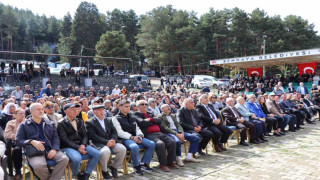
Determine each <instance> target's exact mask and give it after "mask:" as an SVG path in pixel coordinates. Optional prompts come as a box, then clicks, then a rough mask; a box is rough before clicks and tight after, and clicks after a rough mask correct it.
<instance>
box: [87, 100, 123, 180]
mask: <svg viewBox="0 0 320 180" xmlns="http://www.w3.org/2000/svg"><path fill="white" fill-rule="evenodd" d="M92 110H93V114H94V116H93V117H92V118H90V119H89V120H87V121H86V127H87V130H88V136H89V140H90V143H91V144H92V146H94V147H96V148H97V149H99V150H100V152H101V157H100V164H101V166H102V175H103V178H104V179H112V178H111V176H110V175H109V173H108V161H109V158H110V155H111V151H112V153H114V154H116V158H115V160H114V162H113V163H112V165H111V166H110V167H109V169H110V170H111V173H112V176H113V177H114V178H117V177H118V173H117V169H119V168H122V162H123V159H124V157H125V155H126V151H127V149H126V148H125V147H124V145H122V144H121V143H117V141H118V134H117V130H116V129H115V127H114V126H113V124H112V121H111V118H107V117H106V116H105V115H106V112H105V111H104V105H95V106H93V107H92Z"/></svg>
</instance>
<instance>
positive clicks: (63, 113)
mask: <svg viewBox="0 0 320 180" xmlns="http://www.w3.org/2000/svg"><path fill="white" fill-rule="evenodd" d="M67 103H68V102H67V101H66V100H61V101H60V110H59V111H58V114H61V115H62V117H65V116H66V113H65V112H64V110H63V107H64V106H65V105H66V104H67Z"/></svg>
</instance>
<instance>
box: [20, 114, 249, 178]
mask: <svg viewBox="0 0 320 180" xmlns="http://www.w3.org/2000/svg"><path fill="white" fill-rule="evenodd" d="M220 115H221V120H222V123H223V122H224V116H223V114H222V113H221V112H220ZM227 127H228V128H230V129H231V130H232V135H231V138H234V136H236V139H237V143H238V144H240V132H239V130H238V129H237V128H236V127H235V126H227ZM247 134H248V139H249V140H250V133H249V129H248V128H247ZM182 144H183V146H184V151H185V153H186V154H187V152H188V150H187V148H189V147H190V144H191V143H190V142H189V144H187V141H186V140H185V141H184V142H182ZM211 144H212V149H213V151H214V144H213V142H212V140H211ZM224 146H225V147H228V146H229V144H228V142H227V143H226V144H224ZM140 151H144V149H140ZM206 154H208V148H207V147H206ZM113 155H114V154H112V155H111V157H110V158H109V162H108V164H110V163H111V159H112V156H113ZM127 155H128V160H127V158H126V157H125V158H124V159H123V174H125V175H126V174H128V162H130V161H131V154H130V151H127ZM88 161H89V160H82V162H81V166H80V172H84V171H85V169H86V166H87V163H88ZM49 164H50V163H49ZM50 167H51V169H54V163H52V164H51V165H50ZM22 170H23V176H22V177H23V180H25V179H26V170H28V171H29V173H30V179H31V180H34V175H33V172H32V170H31V168H30V166H29V165H28V163H27V160H26V158H25V157H24V158H23V169H22ZM96 171H97V179H98V180H102V179H103V176H102V167H101V165H100V163H98V164H97V166H96ZM65 179H66V180H72V171H71V167H70V163H69V164H68V166H67V167H66V169H65Z"/></svg>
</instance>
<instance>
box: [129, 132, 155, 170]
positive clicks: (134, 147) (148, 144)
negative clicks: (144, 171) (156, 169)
mask: <svg viewBox="0 0 320 180" xmlns="http://www.w3.org/2000/svg"><path fill="white" fill-rule="evenodd" d="M123 144H124V146H125V147H126V148H127V149H128V150H129V151H130V152H131V159H132V163H133V166H134V167H136V166H139V150H140V149H142V148H145V151H144V153H143V157H142V159H141V163H144V164H150V161H151V159H152V153H153V151H154V149H155V148H156V144H155V143H154V142H153V141H150V140H149V139H147V138H143V139H142V142H141V143H140V144H137V143H136V142H134V141H133V140H130V139H126V140H123Z"/></svg>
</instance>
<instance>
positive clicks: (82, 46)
mask: <svg viewBox="0 0 320 180" xmlns="http://www.w3.org/2000/svg"><path fill="white" fill-rule="evenodd" d="M83 48H84V45H81V51H80V54H81V56H82V52H83ZM81 64H82V57H81V58H80V65H79V67H81Z"/></svg>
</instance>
